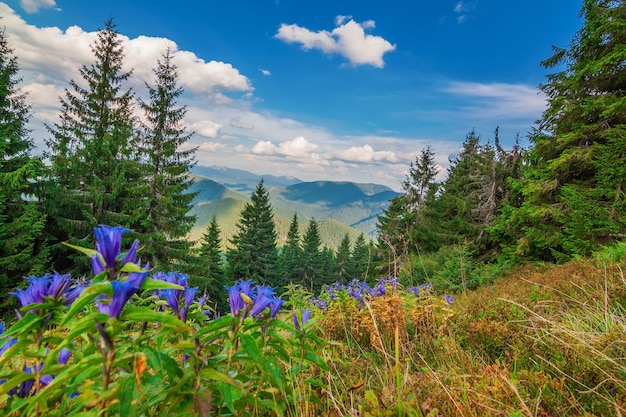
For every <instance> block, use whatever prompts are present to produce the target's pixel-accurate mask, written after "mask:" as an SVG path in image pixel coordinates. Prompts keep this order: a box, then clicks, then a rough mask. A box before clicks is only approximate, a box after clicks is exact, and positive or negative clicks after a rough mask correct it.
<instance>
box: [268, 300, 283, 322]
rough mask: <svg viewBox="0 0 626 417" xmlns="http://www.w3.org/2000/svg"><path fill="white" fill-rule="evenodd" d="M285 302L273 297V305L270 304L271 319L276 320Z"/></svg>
mask: <svg viewBox="0 0 626 417" xmlns="http://www.w3.org/2000/svg"><path fill="white" fill-rule="evenodd" d="M284 302H285V301H284V300H283V299H282V298H279V297H276V296H273V297H272V303H271V304H270V317H271V318H276V315H277V314H278V312H279V311H280V308H281V307H282V305H283V303H284Z"/></svg>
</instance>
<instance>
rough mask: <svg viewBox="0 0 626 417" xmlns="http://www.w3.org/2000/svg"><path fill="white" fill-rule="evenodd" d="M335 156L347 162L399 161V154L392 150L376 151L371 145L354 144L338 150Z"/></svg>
mask: <svg viewBox="0 0 626 417" xmlns="http://www.w3.org/2000/svg"><path fill="white" fill-rule="evenodd" d="M334 156H335V157H337V158H339V159H341V160H343V161H347V162H362V163H370V162H381V161H382V162H398V156H397V155H396V153H395V152H391V151H375V150H374V148H372V147H371V146H370V145H364V146H361V147H356V146H353V147H351V148H349V149H346V150H344V151H338V152H336V153H335V154H334Z"/></svg>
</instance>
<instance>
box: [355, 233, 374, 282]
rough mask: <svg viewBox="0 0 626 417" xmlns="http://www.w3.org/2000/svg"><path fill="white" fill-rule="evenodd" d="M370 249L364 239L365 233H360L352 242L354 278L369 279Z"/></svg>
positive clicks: (370, 277)
mask: <svg viewBox="0 0 626 417" xmlns="http://www.w3.org/2000/svg"><path fill="white" fill-rule="evenodd" d="M372 249H373V247H372V246H371V245H368V243H367V242H366V241H365V234H364V233H361V234H360V235H359V236H358V237H357V238H356V241H355V242H354V248H353V249H352V262H353V264H354V270H355V274H356V278H359V279H362V280H368V279H369V280H371V279H373V278H372V276H371V273H372V270H373V268H372Z"/></svg>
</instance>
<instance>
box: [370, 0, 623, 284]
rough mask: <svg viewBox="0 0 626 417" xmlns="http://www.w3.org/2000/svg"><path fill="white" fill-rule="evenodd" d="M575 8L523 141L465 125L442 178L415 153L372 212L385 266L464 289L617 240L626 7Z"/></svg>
mask: <svg viewBox="0 0 626 417" xmlns="http://www.w3.org/2000/svg"><path fill="white" fill-rule="evenodd" d="M581 17H582V18H583V22H584V23H583V26H582V28H581V29H580V30H579V32H578V33H577V34H576V36H575V37H574V39H573V41H572V42H571V44H570V46H569V48H567V49H562V48H557V47H554V55H553V56H552V57H551V58H549V59H547V60H546V61H545V62H543V63H542V64H543V65H544V66H545V67H546V68H548V69H557V71H556V72H554V73H553V74H550V75H548V77H547V82H546V83H545V84H543V85H542V86H541V87H540V88H541V90H542V91H543V93H544V94H545V95H546V97H547V99H548V107H547V109H546V111H545V112H544V113H543V115H542V117H541V119H540V120H538V121H537V123H536V125H535V127H534V128H533V130H532V132H531V133H530V134H529V140H530V143H531V147H530V149H521V148H520V146H519V140H516V142H515V146H513V148H512V149H509V150H506V149H503V148H502V147H501V143H500V138H499V135H498V129H496V131H495V135H494V137H493V140H489V141H487V143H481V141H480V138H479V137H478V135H477V134H476V132H474V131H472V132H470V133H469V134H468V135H467V137H466V139H465V142H464V143H463V149H462V151H461V152H460V153H459V155H458V157H457V158H455V159H454V160H451V161H450V168H449V170H448V173H447V174H448V175H447V178H446V179H445V181H443V182H438V181H437V180H436V174H437V171H436V167H435V164H434V155H433V153H432V151H431V150H430V149H425V150H423V151H422V153H421V155H420V156H418V157H417V158H416V160H415V162H414V163H413V164H412V165H411V167H410V172H409V174H408V176H407V178H406V181H405V182H404V183H403V190H402V191H403V192H402V195H401V196H400V197H397V198H395V199H394V200H393V201H392V202H391V205H390V207H389V209H388V210H387V211H386V212H385V213H384V215H383V216H381V217H380V219H379V227H380V234H379V240H380V242H381V250H382V251H383V252H384V253H385V257H386V259H387V262H386V263H385V264H384V265H383V268H386V269H387V270H389V271H391V272H392V273H394V274H405V275H406V276H407V278H410V279H417V280H420V279H427V278H428V279H429V280H431V281H432V280H434V281H436V283H438V284H439V286H440V287H447V288H452V289H455V290H460V289H464V288H468V287H470V286H474V285H479V284H480V283H482V282H483V281H484V279H489V277H490V275H491V272H492V271H493V269H494V268H498V267H500V266H502V265H506V264H509V265H510V264H517V263H520V262H527V261H546V262H564V261H567V260H569V259H572V258H574V257H581V256H588V255H590V254H591V253H592V251H593V250H594V249H596V248H597V247H598V245H604V244H611V243H613V242H616V241H619V240H623V239H624V237H625V236H626V235H625V232H626V198H624V197H625V196H624V186H625V184H624V181H625V180H626V31H625V30H624V25H626V6H625V4H624V2H623V1H600V0H585V1H584V2H583V6H582V9H581ZM472 270H474V272H475V273H472Z"/></svg>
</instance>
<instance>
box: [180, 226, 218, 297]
mask: <svg viewBox="0 0 626 417" xmlns="http://www.w3.org/2000/svg"><path fill="white" fill-rule="evenodd" d="M221 243H222V240H221V237H220V228H219V225H218V224H217V218H216V217H215V216H213V218H212V219H211V222H210V223H209V225H208V226H207V228H206V231H205V233H204V234H203V235H202V239H201V240H200V248H199V249H198V254H197V256H198V259H197V263H196V265H197V268H196V269H197V272H196V274H197V277H194V278H193V279H191V278H190V283H189V284H190V285H192V286H197V287H199V288H200V290H201V291H204V293H205V294H207V295H208V297H209V300H211V301H212V302H215V303H217V304H218V306H222V305H223V304H224V301H225V295H226V292H225V291H224V284H225V282H224V268H223V265H222V264H223V261H222V250H221Z"/></svg>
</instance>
